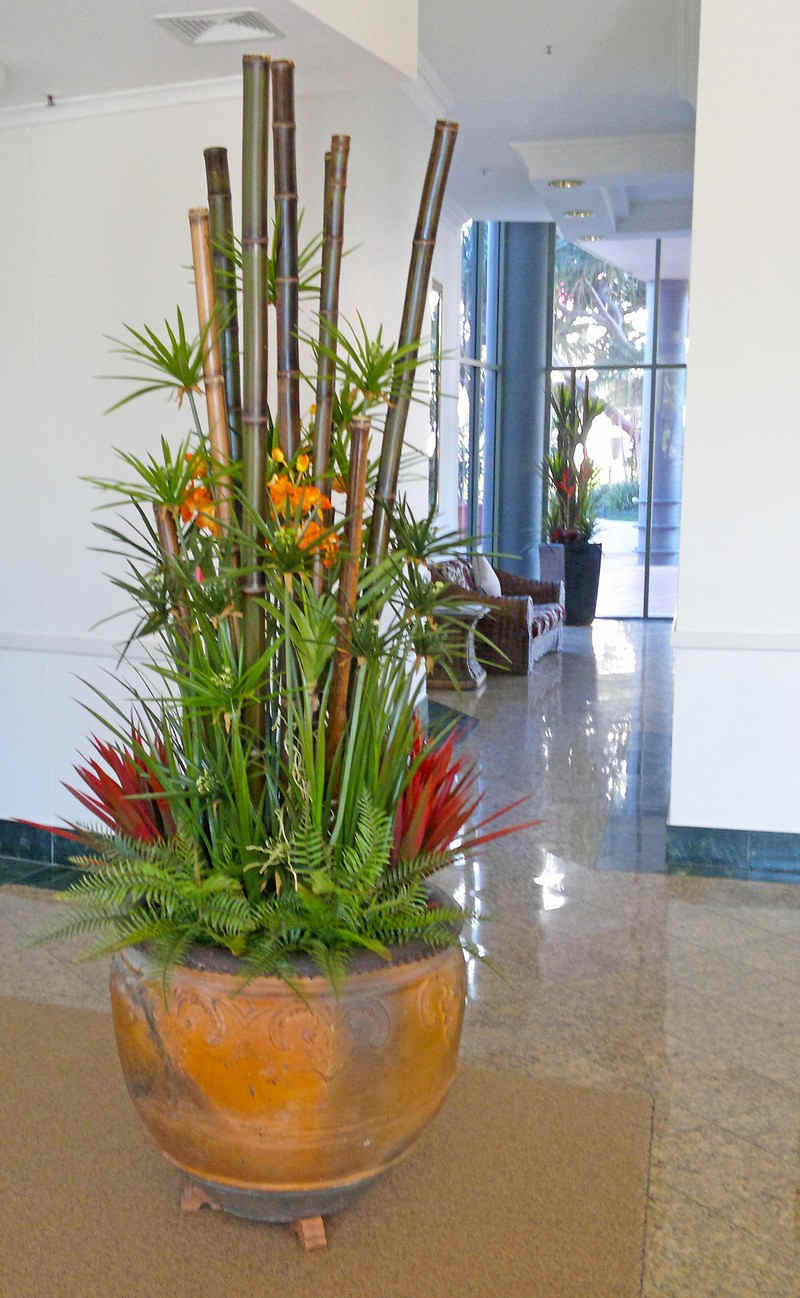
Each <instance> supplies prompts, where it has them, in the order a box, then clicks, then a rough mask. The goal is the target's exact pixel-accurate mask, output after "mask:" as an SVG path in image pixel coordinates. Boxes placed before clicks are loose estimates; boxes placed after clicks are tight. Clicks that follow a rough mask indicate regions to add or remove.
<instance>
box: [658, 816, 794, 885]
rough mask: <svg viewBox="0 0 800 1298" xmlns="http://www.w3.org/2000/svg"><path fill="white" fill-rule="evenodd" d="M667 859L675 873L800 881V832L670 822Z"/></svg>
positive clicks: (669, 868) (671, 871)
mask: <svg viewBox="0 0 800 1298" xmlns="http://www.w3.org/2000/svg"><path fill="white" fill-rule="evenodd" d="M666 861H667V869H668V870H669V872H670V873H672V874H680V873H685V874H709V875H723V876H725V877H728V878H734V879H768V880H769V879H773V880H775V881H780V882H783V883H800V834H779V833H770V832H768V831H765V830H751V829H706V828H703V827H702V826H694V825H667V843H666Z"/></svg>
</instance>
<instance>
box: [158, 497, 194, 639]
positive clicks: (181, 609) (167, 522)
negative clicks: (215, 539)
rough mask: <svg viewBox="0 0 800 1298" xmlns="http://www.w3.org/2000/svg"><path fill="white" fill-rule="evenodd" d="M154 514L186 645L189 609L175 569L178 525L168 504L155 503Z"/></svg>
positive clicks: (174, 603)
mask: <svg viewBox="0 0 800 1298" xmlns="http://www.w3.org/2000/svg"><path fill="white" fill-rule="evenodd" d="M153 514H154V516H155V520H156V531H157V532H158V540H159V544H160V545H161V553H162V554H163V556H164V572H165V574H166V582H167V591H168V592H169V597H170V599H171V600H172V606H173V610H174V614H175V622H176V625H177V628H178V632H179V634H180V637H181V640H182V641H183V642H184V645H185V644H186V643H187V642H188V639H189V609H188V607H187V605H186V604H185V603H184V601H183V600H182V599H181V598H180V593H179V582H178V581H177V580H176V572H175V569H176V566H177V562H178V557H179V555H180V546H179V544H178V527H177V524H176V522H175V515H174V514H173V513H172V511H171V510H170V509H169V507H168V506H167V505H154V506H153Z"/></svg>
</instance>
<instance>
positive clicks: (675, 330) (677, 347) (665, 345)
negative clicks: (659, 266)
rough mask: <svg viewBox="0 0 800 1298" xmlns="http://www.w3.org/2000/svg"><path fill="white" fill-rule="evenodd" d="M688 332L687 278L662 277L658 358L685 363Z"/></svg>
mask: <svg viewBox="0 0 800 1298" xmlns="http://www.w3.org/2000/svg"><path fill="white" fill-rule="evenodd" d="M688 334H689V281H688V280H687V279H664V278H663V277H662V280H661V291H660V293H659V298H658V362H659V364H660V365H684V364H685V363H686V351H687V343H688Z"/></svg>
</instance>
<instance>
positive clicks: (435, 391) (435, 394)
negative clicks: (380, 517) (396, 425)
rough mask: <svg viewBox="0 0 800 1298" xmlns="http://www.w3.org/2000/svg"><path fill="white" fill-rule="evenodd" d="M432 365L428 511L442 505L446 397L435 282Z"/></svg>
mask: <svg viewBox="0 0 800 1298" xmlns="http://www.w3.org/2000/svg"><path fill="white" fill-rule="evenodd" d="M428 319H429V321H430V352H431V361H430V365H429V367H428V382H429V387H428V440H427V445H426V447H425V451H426V454H427V456H428V509H429V510H431V509H436V508H437V507H438V504H439V451H440V431H441V396H442V286H441V284H439V283H438V282H437V281H436V280H432V281H431V287H430V292H429V293H428Z"/></svg>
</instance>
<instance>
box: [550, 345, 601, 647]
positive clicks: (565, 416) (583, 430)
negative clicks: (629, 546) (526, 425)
mask: <svg viewBox="0 0 800 1298" xmlns="http://www.w3.org/2000/svg"><path fill="white" fill-rule="evenodd" d="M550 406H551V410H552V416H553V424H554V426H555V432H556V444H555V447H554V448H552V449H551V450H549V451H548V452H547V454H546V455H545V458H544V476H545V479H546V481H547V483H548V486H549V489H550V500H549V509H548V517H547V535H548V536H549V539H550V541H552V542H554V543H556V544H560V545H563V546H564V588H565V595H566V621H567V624H568V625H569V626H588V624H589V623H590V622H591V621H592V619H593V617H594V614H595V609H596V607H597V590H598V586H599V583H600V562H601V559H602V554H603V548H602V545H600V544H599V543H595V542H591V541H590V537H591V535H592V532H593V531H594V527H595V513H594V494H595V487H596V483H597V471H596V469H595V467H594V464H593V463H592V461H591V459H590V458H589V456H588V454H587V451H586V441H587V438H588V436H589V431H590V429H591V426H592V424H593V422H594V420H595V419H596V418H597V416H598V415H600V414H602V413H603V411H604V410H605V408H606V406H605V402H604V401H600V400H599V399H597V398H594V397H590V396H589V378H588V375H587V377H586V380H585V383H584V388H583V395H582V400H581V401H580V402H579V401H578V394H577V382H576V374H575V370H574V369H573V370H572V372H571V375H570V382H569V384H566V383H561V384H559V385H558V386H557V387H556V388H555V389H554V390H553V392H552V393H551V396H550ZM579 451H580V454H578V452H579Z"/></svg>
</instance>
